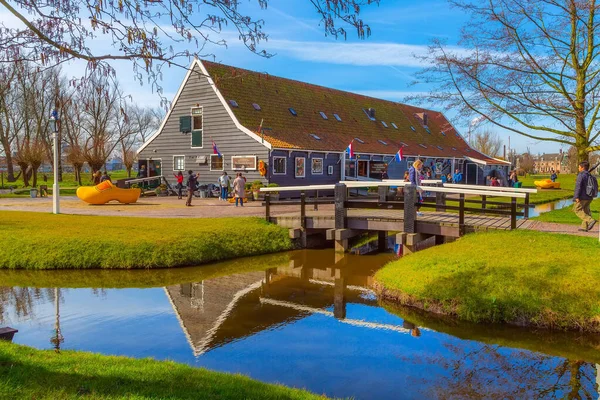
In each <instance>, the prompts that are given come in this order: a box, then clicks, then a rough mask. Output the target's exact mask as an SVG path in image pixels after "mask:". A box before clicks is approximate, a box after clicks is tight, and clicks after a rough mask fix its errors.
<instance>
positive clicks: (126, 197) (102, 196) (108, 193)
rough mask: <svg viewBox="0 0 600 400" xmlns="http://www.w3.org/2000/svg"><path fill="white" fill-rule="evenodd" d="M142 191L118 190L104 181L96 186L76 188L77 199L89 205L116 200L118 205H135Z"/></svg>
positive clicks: (110, 183)
mask: <svg viewBox="0 0 600 400" xmlns="http://www.w3.org/2000/svg"><path fill="white" fill-rule="evenodd" d="M141 193H142V189H139V188H137V189H119V188H118V187H116V186H115V185H113V184H112V182H110V181H104V182H101V183H99V184H98V185H96V186H81V187H79V188H77V197H79V199H80V200H83V201H85V202H86V203H89V204H96V205H98V204H106V203H108V202H109V201H113V200H116V201H118V202H119V203H124V204H130V203H135V202H136V201H137V200H138V198H139V197H140V194H141Z"/></svg>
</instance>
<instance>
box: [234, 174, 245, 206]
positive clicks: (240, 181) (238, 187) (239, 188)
mask: <svg viewBox="0 0 600 400" xmlns="http://www.w3.org/2000/svg"><path fill="white" fill-rule="evenodd" d="M233 194H234V196H235V206H236V207H237V206H238V200H239V201H240V203H241V206H242V207H244V196H245V195H246V181H245V180H244V178H243V177H242V173H241V172H238V174H237V178H235V180H234V181H233Z"/></svg>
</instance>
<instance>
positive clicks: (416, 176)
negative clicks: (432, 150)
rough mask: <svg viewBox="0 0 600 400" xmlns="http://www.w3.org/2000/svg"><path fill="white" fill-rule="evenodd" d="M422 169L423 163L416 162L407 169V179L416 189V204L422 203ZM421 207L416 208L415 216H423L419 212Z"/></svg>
mask: <svg viewBox="0 0 600 400" xmlns="http://www.w3.org/2000/svg"><path fill="white" fill-rule="evenodd" d="M422 169H423V161H421V160H416V161H415V162H414V163H413V165H412V166H411V167H410V168H409V169H408V179H409V181H410V183H411V184H413V185H415V187H416V188H417V196H419V197H418V201H417V202H418V203H422V202H423V194H422V193H423V189H421V170H422ZM420 209H421V206H417V215H418V216H419V217H421V216H423V213H422V212H421V211H419V210H420Z"/></svg>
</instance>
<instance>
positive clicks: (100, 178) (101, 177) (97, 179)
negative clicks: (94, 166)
mask: <svg viewBox="0 0 600 400" xmlns="http://www.w3.org/2000/svg"><path fill="white" fill-rule="evenodd" d="M92 176H93V180H94V185H97V184H99V183H102V182H104V181H109V182H112V179H110V175H108V171H104V173H102V172H100V171H96V172H95V173H94V174H93V175H92Z"/></svg>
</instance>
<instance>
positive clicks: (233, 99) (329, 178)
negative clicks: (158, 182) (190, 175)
mask: <svg viewBox="0 0 600 400" xmlns="http://www.w3.org/2000/svg"><path fill="white" fill-rule="evenodd" d="M213 143H214V144H215V146H216V148H218V151H219V153H220V154H221V156H219V155H218V154H215V152H214V150H213ZM350 143H352V147H353V150H354V153H355V157H354V158H352V159H350V157H349V155H348V154H347V152H346V149H347V147H348V146H349V144H350ZM401 147H402V148H403V155H404V157H403V160H402V161H401V162H396V161H395V160H394V155H395V154H396V153H397V152H398V150H399V149H400V148H401ZM416 158H420V159H422V160H423V161H424V162H425V166H426V167H427V168H431V169H432V172H433V174H434V176H436V177H439V176H440V175H441V174H447V173H450V172H451V171H453V170H454V169H455V168H458V169H460V170H461V171H462V172H463V174H464V175H465V179H466V180H467V182H469V183H483V182H484V177H485V176H486V175H487V174H488V173H489V172H490V171H492V170H500V171H502V172H503V173H506V171H507V170H508V167H509V163H508V162H505V161H502V160H498V159H495V158H492V157H489V156H487V155H485V154H482V153H480V152H478V151H476V150H474V149H472V148H471V147H470V146H469V145H468V144H467V142H466V141H465V140H464V139H463V137H462V136H461V135H460V134H459V133H458V131H457V130H456V129H455V128H454V127H453V126H452V124H451V123H450V122H449V121H448V120H447V119H446V118H445V116H444V115H443V114H442V113H440V112H437V111H431V110H427V109H423V108H418V107H413V106H409V105H405V104H400V103H396V102H392V101H387V100H381V99H376V98H372V97H367V96H362V95H359V94H354V93H349V92H344V91H340V90H335V89H329V88H325V87H321V86H316V85H312V84H308V83H304V82H299V81H294V80H290V79H285V78H279V77H274V76H271V75H268V74H264V73H258V72H253V71H249V70H245V69H241V68H236V67H231V66H226V65H222V64H216V63H212V62H208V61H199V60H195V61H194V62H193V63H192V65H191V67H190V70H189V72H188V74H187V75H186V77H185V79H184V80H183V82H182V84H181V87H180V88H179V91H178V92H177V94H176V95H175V98H174V99H173V103H172V107H171V109H170V110H169V112H168V113H167V115H166V117H165V119H164V120H163V122H162V124H161V126H160V128H159V129H158V131H157V132H156V133H155V134H154V135H152V136H151V137H150V138H149V139H148V141H147V142H146V143H144V145H143V146H142V147H141V148H140V149H139V150H138V160H139V165H142V164H145V165H147V170H148V171H150V175H151V176H152V175H160V174H162V175H165V176H167V177H168V176H170V175H171V174H172V173H173V172H174V171H184V170H190V169H191V170H194V171H196V172H200V174H201V181H203V182H214V181H216V179H217V177H218V176H219V175H220V174H221V173H222V171H224V170H225V171H228V172H229V173H230V174H231V173H234V172H238V171H240V172H243V173H244V174H245V175H246V176H247V178H248V180H249V181H252V180H261V181H263V183H269V182H273V183H277V184H279V185H284V186H291V185H308V184H326V183H335V182H338V181H340V180H345V179H349V180H372V179H380V178H381V177H382V173H383V171H384V170H386V169H387V170H388V175H389V177H390V178H401V177H402V174H403V172H404V171H405V170H406V169H407V168H408V166H409V165H410V163H412V162H413V161H414V160H415V159H416ZM261 161H262V162H263V163H264V165H265V166H266V169H265V170H263V171H264V172H265V174H264V176H263V175H261V173H260V168H259V167H260V165H261Z"/></svg>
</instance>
